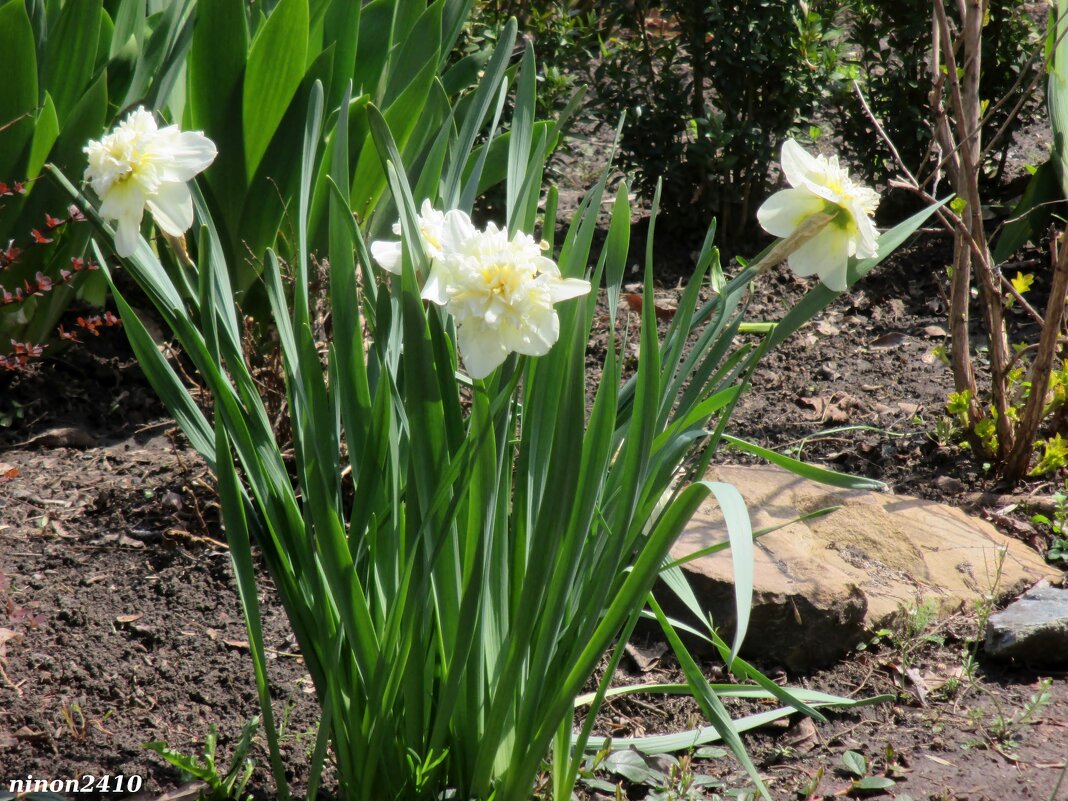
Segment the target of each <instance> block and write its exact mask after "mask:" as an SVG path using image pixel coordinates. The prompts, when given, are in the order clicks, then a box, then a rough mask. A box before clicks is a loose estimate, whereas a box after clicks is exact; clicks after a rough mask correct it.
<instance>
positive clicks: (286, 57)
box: [241, 0, 309, 181]
mask: <svg viewBox="0 0 1068 801" xmlns="http://www.w3.org/2000/svg"><path fill="white" fill-rule="evenodd" d="M308 26H309V19H308V0H279V3H278V5H276V6H275V7H274V11H272V12H271V15H270V16H269V17H268V18H267V21H266V22H265V23H264V24H263V25H262V26H261V27H260V29H259V30H258V31H257V32H256V38H255V39H253V41H252V47H251V49H250V50H249V54H248V66H247V68H246V70H245V81H244V87H243V89H242V95H241V119H242V125H241V130H242V132H243V136H244V142H245V177H246V179H248V180H250V181H251V179H252V177H253V176H254V175H255V174H256V170H257V169H258V168H259V166H260V161H262V159H263V155H264V153H266V152H267V146H268V144H270V142H271V138H272V137H273V136H274V132H275V131H276V130H277V129H278V125H279V123H281V121H282V117H283V116H284V115H285V113H286V109H287V108H288V107H289V102H290V101H291V100H292V99H293V96H294V95H295V94H296V92H297V88H298V87H299V86H300V83H301V79H302V78H303V76H304V68H305V60H306V59H307V54H308Z"/></svg>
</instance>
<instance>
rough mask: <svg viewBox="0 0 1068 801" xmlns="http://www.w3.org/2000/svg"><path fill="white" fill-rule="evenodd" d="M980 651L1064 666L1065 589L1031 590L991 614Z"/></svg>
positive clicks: (1067, 640) (1067, 633)
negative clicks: (982, 647)
mask: <svg viewBox="0 0 1068 801" xmlns="http://www.w3.org/2000/svg"><path fill="white" fill-rule="evenodd" d="M984 648H985V650H986V652H987V654H989V655H990V656H993V657H996V658H998V659H1015V660H1018V661H1021V662H1026V663H1027V664H1031V665H1043V666H1061V665H1068V590H1063V589H1058V588H1055V587H1049V586H1039V587H1035V588H1034V589H1031V590H1028V591H1027V592H1025V593H1024V594H1023V595H1022V596H1020V597H1019V598H1018V599H1016V600H1015V601H1013V602H1012V603H1011V604H1009V605H1008V606H1007V607H1005V609H1003V610H1002V611H1000V612H997V613H995V614H993V615H991V616H990V619H989V620H988V621H987V624H986V642H985V643H984Z"/></svg>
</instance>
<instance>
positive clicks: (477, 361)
mask: <svg viewBox="0 0 1068 801" xmlns="http://www.w3.org/2000/svg"><path fill="white" fill-rule="evenodd" d="M442 244H443V256H442V258H441V259H440V269H439V276H438V279H437V281H436V282H431V281H428V282H427V287H424V289H423V297H424V298H427V299H428V300H433V301H435V302H442V301H444V303H443V304H442V305H444V306H445V309H446V310H447V311H448V312H449V313H450V314H452V316H453V318H454V319H455V320H456V338H457V346H458V347H459V350H460V355H461V356H462V357H463V362H464V367H465V368H466V369H467V372H468V374H469V375H470V376H471V377H472V378H485V377H486V376H488V375H489V374H490V373H492V372H493V371H494V370H495V369H496V368H497V367H498V366H499V365H500V364H501V363H502V362H503V361H504V360H505V359H506V358H508V354H509V353H513V352H515V353H522V354H525V355H527V356H543V355H544V354H546V353H548V352H549V349H550V348H552V346H553V345H555V344H556V340H557V339H558V338H559V337H560V318H559V317H558V316H557V314H556V309H555V308H554V304H556V303H559V302H561V301H564V300H568V299H570V298H576V297H579V296H581V295H585V294H587V293H588V292H589V291H590V283H589V281H584V280H582V279H579V278H564V277H563V276H562V275H561V274H560V270H559V268H558V267H557V266H556V263H555V262H554V261H553V260H552V259H549V258H547V257H545V256H543V255H542V252H541V247H540V246H539V244H538V243H537V242H535V241H534V238H533V237H531V236H529V235H528V234H524V233H516V234H515V236H513V237H511V238H509V236H508V231H507V230H505V229H500V228H497V226H495V225H494V224H493V223H489V224H488V225H487V226H486V230H485V231H481V232H480V231H475V230H474V229H473V227H472V228H464V227H461V226H446V227H445V229H444V237H443V243H442ZM428 289H429V291H428Z"/></svg>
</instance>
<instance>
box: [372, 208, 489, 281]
mask: <svg viewBox="0 0 1068 801" xmlns="http://www.w3.org/2000/svg"><path fill="white" fill-rule="evenodd" d="M456 215H462V217H463V218H465V219H466V218H467V215H466V214H464V213H463V212H462V211H450V212H448V214H446V213H445V212H442V211H438V210H437V209H435V208H434V206H433V205H432V204H431V202H430V201H429V200H424V201H423V205H422V207H421V208H420V209H419V217H418V219H417V225H418V226H419V241H420V243H421V244H422V246H423V252H424V253H426V255H427V258H429V259H430V261H431V263H433V261H434V260H435V259H437V258H438V257H439V256H441V237H442V229H443V228H444V227H445V219H446V217H450V216H451V217H455V216H456ZM453 222H454V223H456V222H459V223H460V224H462V223H463V220H458V221H457V220H453ZM467 223H468V224H470V220H469V219H468V220H467ZM393 233H394V234H396V235H397V236H400V235H401V224H400V222H395V223H393ZM401 254H402V250H401V243H400V242H386V241H384V240H378V241H375V242H372V243H371V255H372V256H374V259H375V261H377V262H378V263H379V265H381V267H382V269H383V270H386V271H387V272H391V273H393V274H394V275H400V271H401Z"/></svg>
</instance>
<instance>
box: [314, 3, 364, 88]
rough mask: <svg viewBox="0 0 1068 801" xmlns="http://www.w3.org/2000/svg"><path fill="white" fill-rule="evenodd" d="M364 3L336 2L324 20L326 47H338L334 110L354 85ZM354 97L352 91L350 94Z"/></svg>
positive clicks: (336, 53) (333, 80) (335, 69)
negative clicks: (351, 85) (347, 90)
mask: <svg viewBox="0 0 1068 801" xmlns="http://www.w3.org/2000/svg"><path fill="white" fill-rule="evenodd" d="M362 7H363V4H362V3H354V2H352V0H333V2H332V3H331V4H330V8H329V9H328V10H327V12H326V17H325V20H324V37H323V47H324V48H326V47H329V46H330V45H331V44H335V45H336V49H335V52H334V73H333V76H332V77H331V78H330V96H329V97H327V108H328V109H332V108H335V107H336V106H337V105H338V104H339V103H340V98H341V96H342V94H344V93H345V91H346V88H347V87H348V86H349V84H350V83H351V82H352V76H353V73H354V72H355V70H356V59H357V44H358V42H359V40H360V27H361V16H362V14H361V9H362ZM349 95H350V96H351V91H350V92H349Z"/></svg>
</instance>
